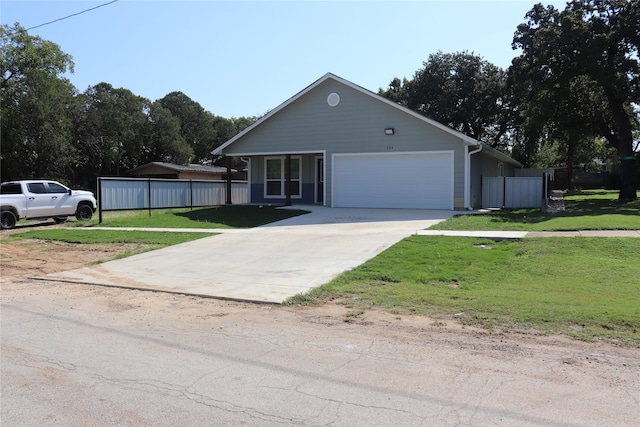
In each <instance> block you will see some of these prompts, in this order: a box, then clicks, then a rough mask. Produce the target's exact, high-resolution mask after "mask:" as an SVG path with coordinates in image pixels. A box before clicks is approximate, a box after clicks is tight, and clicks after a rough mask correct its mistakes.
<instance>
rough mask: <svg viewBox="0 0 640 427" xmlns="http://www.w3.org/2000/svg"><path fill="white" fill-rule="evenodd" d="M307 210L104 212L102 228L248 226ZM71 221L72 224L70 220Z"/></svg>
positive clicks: (93, 222)
mask: <svg viewBox="0 0 640 427" xmlns="http://www.w3.org/2000/svg"><path fill="white" fill-rule="evenodd" d="M305 213H307V211H303V210H294V209H278V208H277V207H276V206H254V205H236V206H216V207H208V208H194V209H188V208H186V209H163V210H154V211H152V212H151V215H149V211H125V212H105V213H104V214H103V220H102V224H99V225H100V226H104V227H149V228H251V227H257V226H260V225H264V224H269V223H271V222H275V221H280V220H283V219H287V218H291V217H294V216H298V215H303V214H305ZM70 224H71V223H70ZM73 225H75V226H80V227H82V226H85V227H86V226H97V225H98V218H97V216H96V217H94V219H92V220H91V221H89V222H82V221H79V222H76V223H73Z"/></svg>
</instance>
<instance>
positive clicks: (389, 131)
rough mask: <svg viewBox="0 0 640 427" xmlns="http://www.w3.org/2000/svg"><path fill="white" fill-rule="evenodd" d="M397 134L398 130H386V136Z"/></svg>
mask: <svg viewBox="0 0 640 427" xmlns="http://www.w3.org/2000/svg"><path fill="white" fill-rule="evenodd" d="M395 133H396V130H395V129H394V128H385V130H384V134H385V135H393V134H395Z"/></svg>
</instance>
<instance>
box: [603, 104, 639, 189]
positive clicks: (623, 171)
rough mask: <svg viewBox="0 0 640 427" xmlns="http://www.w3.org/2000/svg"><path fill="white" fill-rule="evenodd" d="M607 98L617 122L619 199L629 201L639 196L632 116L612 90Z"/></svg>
mask: <svg viewBox="0 0 640 427" xmlns="http://www.w3.org/2000/svg"><path fill="white" fill-rule="evenodd" d="M607 98H608V100H609V105H610V108H611V112H612V113H613V121H614V124H615V132H613V137H614V138H615V139H616V144H615V145H616V146H617V147H618V154H619V155H620V193H619V194H618V200H620V201H621V202H628V201H630V200H635V199H636V198H637V197H638V195H637V194H636V190H637V183H636V162H635V153H634V152H633V126H632V125H631V118H630V117H629V115H628V114H627V112H626V111H625V109H624V102H622V101H620V100H618V99H617V98H616V97H615V95H613V94H612V93H611V92H609V93H607Z"/></svg>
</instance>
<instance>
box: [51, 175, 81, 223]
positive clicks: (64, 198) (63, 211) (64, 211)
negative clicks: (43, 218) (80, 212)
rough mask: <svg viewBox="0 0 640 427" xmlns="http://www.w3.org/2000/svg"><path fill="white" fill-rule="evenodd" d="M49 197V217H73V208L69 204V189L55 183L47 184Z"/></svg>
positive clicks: (74, 210) (74, 211)
mask: <svg viewBox="0 0 640 427" xmlns="http://www.w3.org/2000/svg"><path fill="white" fill-rule="evenodd" d="M47 184H48V186H49V190H48V191H49V195H50V196H51V215H62V216H64V215H73V214H74V213H76V209H75V206H72V204H71V196H70V195H69V189H68V188H67V187H64V186H62V185H60V184H58V183H57V182H48V183H47Z"/></svg>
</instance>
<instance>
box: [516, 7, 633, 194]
mask: <svg viewBox="0 0 640 427" xmlns="http://www.w3.org/2000/svg"><path fill="white" fill-rule="evenodd" d="M526 17H527V19H528V21H527V22H526V23H524V24H521V25H520V26H518V30H517V32H516V34H515V36H514V40H513V47H514V48H515V49H522V54H521V55H520V56H519V57H518V58H517V59H516V60H514V64H513V67H514V69H517V77H516V79H520V81H521V82H522V81H526V82H527V83H526V84H525V85H524V87H525V88H526V89H527V90H528V93H529V94H535V93H536V92H538V91H541V92H542V93H540V92H538V93H537V94H535V95H532V96H530V97H529V99H528V100H527V104H528V108H526V109H525V111H524V113H525V114H532V112H534V109H537V110H538V113H539V114H533V115H534V116H535V117H536V118H537V120H541V119H542V121H546V123H547V124H548V123H549V122H550V121H553V122H555V125H556V128H557V129H555V130H554V132H556V133H565V134H566V140H567V141H570V140H573V141H572V142H568V149H569V150H571V149H572V148H575V147H574V146H575V145H576V144H581V143H583V142H581V141H588V140H589V138H588V136H589V134H597V135H601V136H602V137H604V138H606V139H607V140H608V141H609V143H610V144H611V146H613V147H615V148H616V149H617V150H618V153H619V156H620V164H621V188H620V194H619V200H621V201H626V200H633V199H635V198H636V197H637V194H636V188H637V184H636V171H635V168H636V166H635V165H636V162H635V156H634V152H633V132H634V128H635V127H636V126H637V124H638V121H639V120H638V111H637V109H636V108H635V105H637V104H638V103H639V102H640V63H639V59H638V57H639V46H640V31H638V22H640V3H639V0H631V1H629V0H573V1H571V2H569V3H568V4H567V7H566V8H565V10H564V11H559V10H557V9H555V8H554V7H553V6H548V7H546V8H545V7H543V6H542V5H541V4H537V5H535V6H534V7H533V9H531V11H529V12H528V13H527V15H526ZM545 97H546V98H545ZM576 97H577V98H576ZM550 102H556V103H557V102H560V103H561V105H560V106H558V108H556V109H554V110H553V113H554V117H555V118H554V119H553V120H552V119H549V120H544V115H545V113H544V112H543V110H544V109H545V108H547V106H548V105H549V103H550ZM563 107H565V108H563ZM558 112H560V113H561V116H560V117H557V116H555V113H558ZM572 114H573V116H572ZM547 115H549V114H547Z"/></svg>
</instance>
